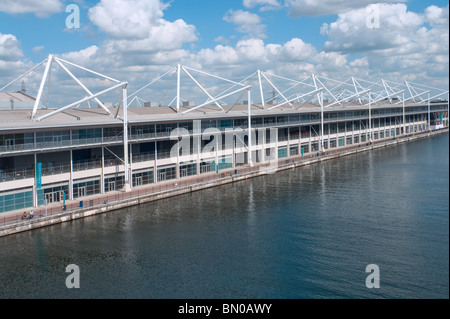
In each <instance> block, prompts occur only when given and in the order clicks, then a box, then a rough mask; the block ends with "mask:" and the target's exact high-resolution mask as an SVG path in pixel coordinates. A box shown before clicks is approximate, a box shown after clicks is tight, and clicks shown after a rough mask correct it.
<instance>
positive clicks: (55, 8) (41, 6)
mask: <svg viewBox="0 0 450 319" xmlns="http://www.w3.org/2000/svg"><path fill="white" fill-rule="evenodd" d="M61 11H63V4H62V2H61V1H60V0H39V1H36V0H2V1H1V2H0V12H6V13H10V14H23V13H34V14H35V15H36V16H38V17H46V16H49V15H51V14H54V13H58V12H61Z"/></svg>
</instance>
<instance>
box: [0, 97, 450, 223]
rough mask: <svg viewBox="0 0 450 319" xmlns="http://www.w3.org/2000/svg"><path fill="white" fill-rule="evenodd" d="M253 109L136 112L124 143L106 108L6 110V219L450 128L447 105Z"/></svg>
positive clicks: (1, 178)
mask: <svg viewBox="0 0 450 319" xmlns="http://www.w3.org/2000/svg"><path fill="white" fill-rule="evenodd" d="M245 110H247V106H246V105H238V106H236V108H235V109H234V110H233V112H229V113H224V112H217V111H215V110H214V111H211V112H208V111H207V112H205V111H202V112H192V113H190V114H188V115H184V116H181V115H174V114H173V111H172V109H171V108H169V107H142V108H128V121H127V126H125V129H126V130H127V134H126V136H124V132H125V129H124V125H123V123H122V122H121V121H119V120H116V119H113V118H111V117H108V116H102V117H100V116H98V110H69V111H67V112H65V113H64V114H60V115H58V116H57V117H56V118H55V119H53V120H52V121H49V122H42V123H38V124H37V123H31V122H27V121H26V118H27V117H29V114H28V113H29V112H26V111H23V110H17V111H11V110H8V111H7V110H0V118H2V119H8V120H7V121H8V123H9V124H5V122H3V124H2V125H0V214H1V213H4V212H9V211H14V210H19V209H29V208H31V207H39V206H43V205H46V204H51V203H63V202H64V201H65V200H80V201H81V200H83V199H86V198H87V197H89V196H92V195H98V194H107V193H110V192H114V191H119V190H123V189H125V186H126V185H125V184H126V183H129V187H130V188H137V187H141V186H145V185H149V184H158V183H164V182H166V181H171V180H177V179H183V178H187V177H190V176H195V175H202V174H211V173H216V174H217V173H219V172H222V171H224V170H227V169H235V168H237V167H240V166H245V165H252V164H254V163H266V162H268V161H276V160H278V159H283V158H289V157H295V158H296V157H302V156H308V155H310V154H311V153H314V154H316V153H320V152H322V151H326V150H334V149H336V150H338V149H341V148H345V147H349V146H355V145H359V144H368V143H371V142H376V141H379V140H384V139H394V138H399V137H402V136H405V135H411V134H418V133H421V132H426V131H429V130H436V129H442V128H445V127H448V125H449V124H448V123H449V121H448V102H441V103H431V104H430V103H429V104H428V105H427V104H420V103H412V104H409V105H405V107H399V106H398V105H393V104H387V105H384V106H383V105H380V106H374V107H373V108H372V109H371V110H370V114H369V110H368V109H367V108H365V107H361V106H350V107H338V108H331V109H326V110H321V108H320V107H317V106H312V105H310V106H308V107H303V108H300V109H298V110H294V109H291V108H284V109H278V110H276V111H272V112H267V111H265V110H262V109H261V108H260V107H257V106H252V114H251V115H250V116H249V114H245V112H244V111H245ZM112 111H114V110H112ZM81 112H83V114H81ZM86 114H88V115H86ZM78 115H80V116H78ZM81 115H82V116H83V118H82V119H81ZM249 124H250V125H249ZM249 126H250V129H249ZM249 132H251V133H250V134H249ZM125 143H126V144H127V147H126V148H125V147H124V146H125ZM126 150H128V156H125V154H124V152H125V151H126ZM249 153H250V154H249ZM125 159H126V160H128V165H125V162H124V160H125ZM125 190H126V189H125Z"/></svg>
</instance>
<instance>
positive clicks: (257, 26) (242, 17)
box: [223, 10, 266, 38]
mask: <svg viewBox="0 0 450 319" xmlns="http://www.w3.org/2000/svg"><path fill="white" fill-rule="evenodd" d="M223 19H224V20H225V21H227V22H229V23H233V24H235V25H236V26H237V30H238V31H239V32H241V33H246V34H249V35H250V36H256V37H258V38H265V37H266V35H265V34H264V32H265V30H266V26H265V25H264V24H262V23H261V22H262V20H261V17H260V16H258V15H257V14H254V13H250V12H248V11H243V10H236V11H234V10H229V11H228V12H227V14H226V15H225V16H224V17H223Z"/></svg>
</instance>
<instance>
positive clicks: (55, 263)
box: [0, 134, 449, 299]
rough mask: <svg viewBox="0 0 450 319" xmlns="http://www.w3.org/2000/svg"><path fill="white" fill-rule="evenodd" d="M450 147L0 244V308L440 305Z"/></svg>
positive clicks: (381, 155) (308, 173)
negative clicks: (23, 304) (371, 269)
mask: <svg viewBox="0 0 450 319" xmlns="http://www.w3.org/2000/svg"><path fill="white" fill-rule="evenodd" d="M448 136H449V135H448V134H443V135H440V136H437V137H433V138H429V139H424V140H420V141H415V142H411V143H406V144H401V145H398V146H395V147H388V148H384V149H380V150H376V151H373V152H368V153H364V154H357V155H352V156H348V157H344V158H340V159H338V160H332V161H328V162H324V163H321V164H314V165H311V166H308V167H303V168H299V169H296V170H290V171H285V172H280V173H277V174H275V175H270V176H266V177H261V178H256V179H252V180H249V181H246V182H241V183H236V184H233V185H226V186H222V187H217V188H212V189H208V190H205V191H201V192H197V193H193V194H188V195H183V196H179V197H175V198H171V199H167V200H162V201H159V202H155V203H151V204H148V205H145V206H141V207H134V208H129V209H126V210H122V211H117V212H111V213H108V214H105V215H101V216H96V217H91V218H87V219H84V220H81V221H75V222H72V223H66V224H62V225H56V226H53V227H50V228H45V229H40V230H36V231H33V232H28V233H22V234H18V235H14V236H9V237H5V238H0V247H1V248H0V298H168V299H171V298H182V299H185V298H207V299H209V298H268V299H279V298H283V299H285V298H286V299H291V298H295V299H303V298H308V299H310V298H449V138H448ZM69 264H76V265H78V266H79V267H80V284H81V288H80V289H67V288H66V285H65V281H66V277H67V276H68V275H69V274H68V273H66V272H65V268H66V266H67V265H69ZM369 264H377V265H378V266H379V267H380V272H381V273H380V275H381V279H380V283H381V288H380V289H378V290H369V289H367V288H366V284H365V282H366V277H367V276H368V274H367V273H366V272H365V270H366V266H367V265H369Z"/></svg>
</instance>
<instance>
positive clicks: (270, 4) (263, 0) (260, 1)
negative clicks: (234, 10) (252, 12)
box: [243, 0, 282, 11]
mask: <svg viewBox="0 0 450 319" xmlns="http://www.w3.org/2000/svg"><path fill="white" fill-rule="evenodd" d="M243 5H244V7H246V8H247V9H252V8H255V7H260V10H261V11H268V10H276V9H279V8H281V7H282V5H281V3H279V2H278V0H244V1H243Z"/></svg>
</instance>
